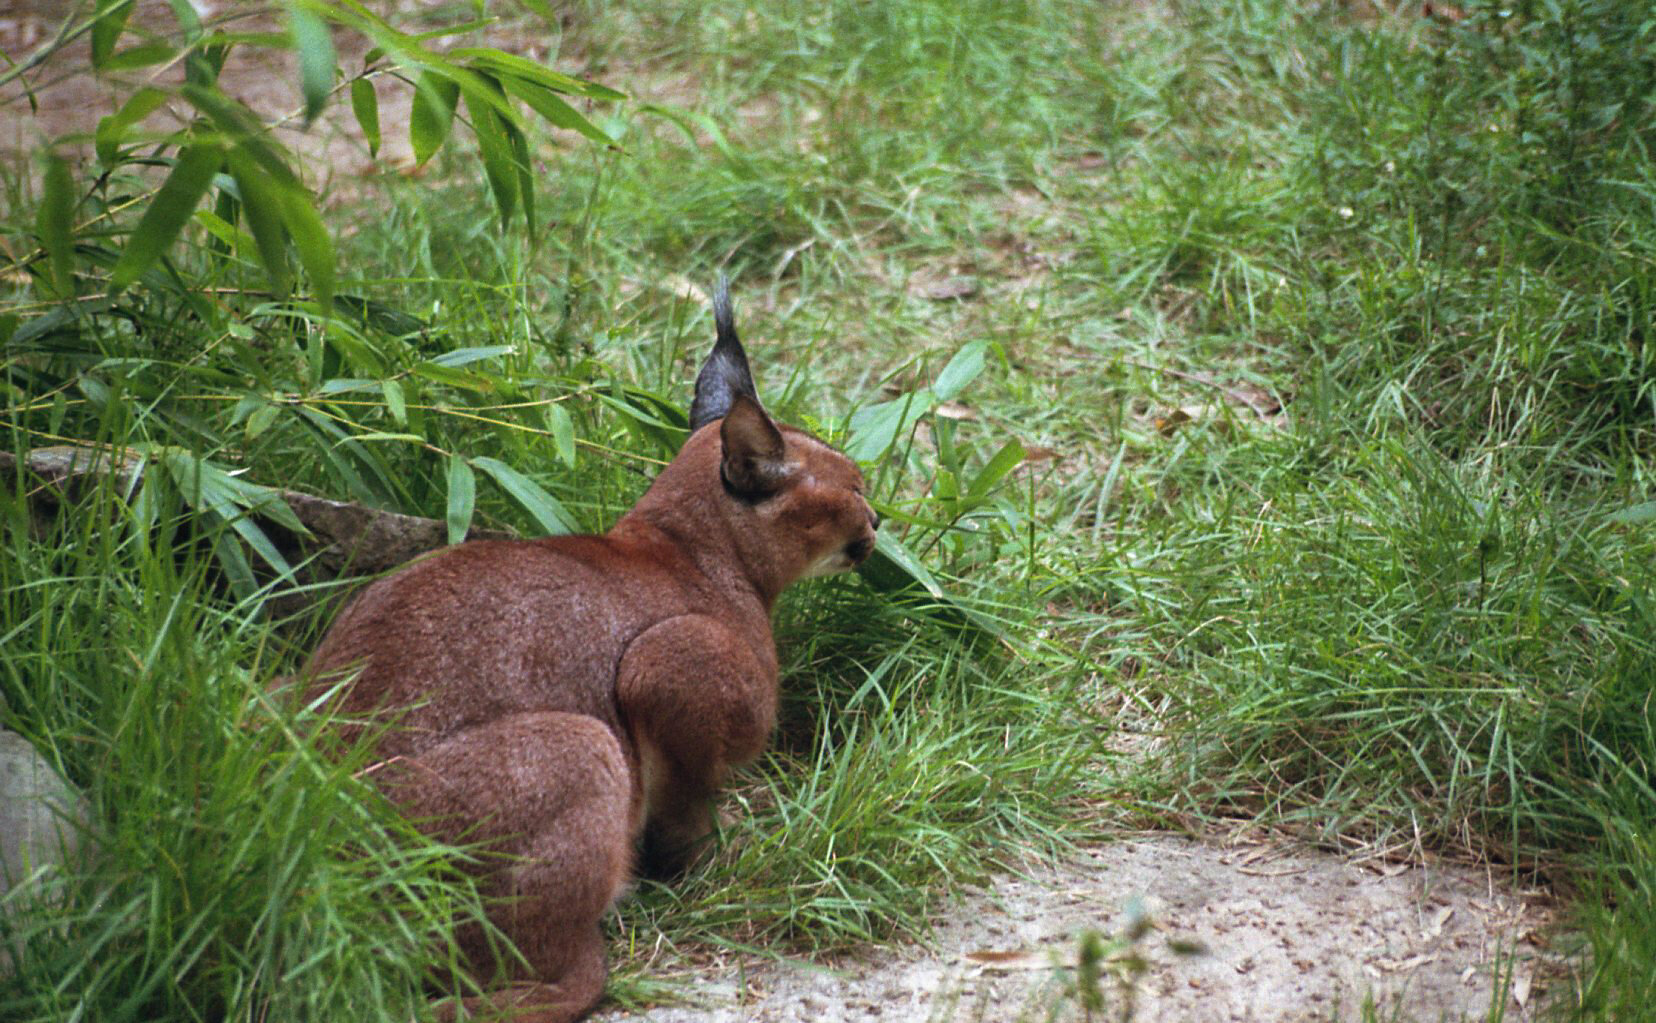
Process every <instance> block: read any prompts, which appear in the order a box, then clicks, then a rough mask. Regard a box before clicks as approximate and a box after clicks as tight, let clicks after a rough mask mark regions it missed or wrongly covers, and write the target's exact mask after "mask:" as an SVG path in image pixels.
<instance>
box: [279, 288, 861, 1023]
mask: <svg viewBox="0 0 1656 1023" xmlns="http://www.w3.org/2000/svg"><path fill="white" fill-rule="evenodd" d="M713 312H714V323H715V327H716V331H717V342H716V343H715V345H714V347H713V351H712V354H711V355H709V356H708V358H707V361H706V363H705V364H704V365H703V366H702V369H701V372H700V374H699V375H698V376H697V378H696V394H695V400H694V402H693V403H692V405H691V411H690V427H691V431H692V432H691V435H690V438H689V440H687V441H686V442H685V444H684V447H683V449H682V450H681V451H680V452H679V454H678V456H677V457H676V458H674V459H673V461H672V462H671V463H670V464H669V465H668V466H667V467H666V468H665V469H663V470H662V471H661V475H660V476H658V477H657V478H656V480H655V482H654V483H653V484H652V485H651V486H650V488H649V490H648V491H647V492H646V493H645V494H644V496H643V497H642V498H640V499H639V501H638V503H637V504H636V505H635V506H633V508H632V510H630V511H628V512H627V513H626V514H625V515H623V516H622V517H621V518H620V520H619V521H617V522H616V523H615V525H614V527H612V528H611V529H610V531H609V532H608V533H606V534H604V535H603V536H558V537H547V538H544V539H539V540H504V541H503V540H495V541H478V542H473V543H466V544H462V545H460V546H457V547H451V548H448V549H447V550H445V551H443V552H441V553H439V554H436V555H434V556H432V557H429V558H426V559H424V560H420V561H416V562H413V563H411V564H409V565H408V566H406V567H404V568H402V569H400V570H399V571H397V572H396V573H395V574H393V575H391V576H388V577H387V578H385V579H382V580H380V581H378V582H376V583H374V584H373V585H371V586H369V587H368V588H367V589H366V590H364V591H363V592H362V594H361V595H360V596H358V597H357V598H356V600H355V601H354V602H352V603H351V604H350V606H349V607H347V608H346V609H345V611H344V612H343V613H342V614H341V615H340V616H339V618H338V620H337V621H335V622H334V624H333V627H332V629H331V630H330V631H329V632H328V634H327V636H326V637H325V638H324V639H323V641H322V644H321V646H319V647H318V648H317V650H316V653H315V654H314V655H313V656H312V658H311V661H310V664H309V665H308V666H307V668H306V671H305V678H307V679H308V680H309V681H308V683H307V685H309V686H310V687H312V688H313V690H314V689H317V688H318V687H322V686H326V685H330V684H338V683H339V681H340V680H342V679H343V680H346V681H345V685H344V689H343V691H342V693H341V694H340V702H341V704H342V709H343V710H344V711H346V712H348V713H350V714H353V715H361V714H365V713H367V712H375V711H378V712H384V713H385V714H387V715H388V716H389V719H390V720H394V721H395V722H396V725H395V726H394V727H393V728H391V729H390V730H388V731H386V732H385V733H384V736H383V738H382V739H381V740H380V741H379V748H378V753H379V754H380V756H381V757H382V758H383V759H384V760H386V762H387V766H386V768H385V769H384V770H382V771H381V772H379V775H378V776H379V777H380V778H381V784H382V785H383V787H384V789H385V791H386V792H387V793H388V794H389V795H390V796H391V798H393V799H394V800H395V801H396V802H397V803H398V804H399V806H401V807H402V808H403V809H404V810H405V811H406V812H407V813H408V814H409V816H410V817H411V818H412V819H414V820H416V821H419V822H421V826H422V827H424V828H426V829H427V830H428V831H429V832H431V833H433V834H435V835H437V836H439V837H441V838H443V839H445V840H450V841H459V842H489V843H491V845H490V848H491V849H493V850H495V851H498V852H499V853H500V854H502V855H501V856H500V857H499V858H498V859H497V860H494V861H493V862H492V865H490V866H488V867H485V868H483V869H484V870H485V871H486V872H485V874H484V876H483V879H482V883H483V886H484V890H485V892H486V893H487V894H488V895H489V896H491V897H492V898H493V899H494V900H495V901H494V902H493V903H492V908H491V910H490V914H491V920H492V921H493V922H494V923H495V924H496V925H497V926H498V927H499V928H500V929H501V930H502V931H503V932H505V933H506V934H507V935H508V936H509V937H510V938H511V939H512V940H513V942H514V943H515V944H516V945H517V947H518V949H519V950H520V951H521V952H522V953H523V956H524V958H525V960H526V961H527V963H528V971H527V975H521V974H524V971H523V970H522V969H521V967H519V968H517V969H515V970H514V971H513V972H514V973H515V974H519V976H515V977H514V981H513V983H512V985H511V986H510V987H509V988H507V989H506V990H503V991H499V992H496V993H494V994H493V995H492V996H490V997H488V998H483V999H477V1000H474V1001H473V1002H472V1003H470V1004H469V1006H468V1007H469V1008H470V1009H471V1010H472V1011H485V1012H487V1011H492V1010H506V1011H510V1012H513V1013H517V1015H514V1016H513V1017H512V1018H514V1019H521V1020H534V1021H537V1023H565V1021H569V1020H573V1019H576V1018H577V1017H579V1016H581V1015H582V1014H583V1013H585V1012H586V1011H587V1010H588V1009H589V1008H591V1007H592V1006H593V1004H594V1003H596V1002H597V1000H598V999H599V997H600V996H601V995H602V993H603V989H604V977H605V972H606V967H605V963H604V945H603V941H602V938H601V935H600V931H599V919H600V918H601V916H602V915H603V913H604V912H605V910H606V909H607V908H608V907H609V905H610V903H611V902H612V901H613V900H614V899H615V897H616V895H617V893H618V892H619V891H620V890H621V888H622V886H623V885H624V884H625V883H626V881H627V879H628V877H629V875H630V874H631V872H632V867H633V860H634V847H635V843H637V844H638V848H639V858H640V863H639V866H640V868H641V869H642V870H643V871H644V872H645V873H646V874H648V875H650V876H656V877H665V876H671V875H673V874H675V873H677V872H679V871H681V870H683V869H684V868H685V867H686V866H687V865H688V864H689V863H690V862H691V861H692V860H693V859H694V857H695V856H696V854H697V853H698V851H699V850H700V848H701V846H702V845H703V844H704V843H705V840H706V839H707V838H708V837H709V836H710V835H711V833H712V830H713V815H712V799H713V796H714V793H715V792H716V791H717V789H718V787H719V785H720V784H721V782H722V781H723V779H724V778H725V776H726V775H727V774H728V773H729V771H730V769H731V767H732V766H734V765H737V764H741V763H743V762H744V761H747V760H751V759H752V758H753V757H755V756H757V755H758V754H759V752H760V750H761V749H762V748H763V747H764V744H765V741H766V739H767V737H768V734H769V732H770V729H771V725H772V722H773V720H774V718H775V715H776V702H777V677H776V650H775V646H774V644H773V642H772V639H771V626H770V611H771V606H772V604H773V603H774V602H775V600H776V597H777V594H779V593H780V592H781V591H782V589H783V588H784V587H786V586H788V585H789V584H790V583H792V582H794V581H795V580H798V579H802V578H805V577H807V576H813V575H824V574H827V573H830V572H838V571H843V570H845V569H849V568H851V567H853V566H855V565H856V564H857V563H858V562H860V561H862V560H863V559H864V558H865V557H867V556H868V553H869V551H870V550H872V549H873V546H874V530H875V529H876V528H877V527H878V525H879V519H878V517H877V516H876V515H875V514H874V512H873V510H872V509H871V508H870V507H869V506H868V503H867V501H865V500H864V499H863V496H862V488H863V481H862V475H861V474H860V473H859V472H858V470H857V467H856V465H855V464H854V463H852V461H851V460H850V459H848V458H846V457H845V456H844V455H842V454H840V453H839V452H837V451H835V450H833V449H832V448H830V447H828V446H827V445H826V444H824V443H822V442H821V441H818V440H816V439H815V438H813V437H812V436H810V435H809V434H807V433H805V432H803V431H801V430H797V429H795V428H793V427H790V426H782V425H779V424H777V423H775V422H774V421H772V419H771V418H770V416H769V415H768V414H767V413H766V412H765V410H764V408H763V407H762V406H761V405H760V404H759V397H758V395H757V393H756V392H755V390H754V386H753V377H752V375H751V373H750V372H749V369H748V363H747V355H746V353H745V352H744V351H743V349H742V345H741V342H739V341H738V340H737V338H736V330H735V327H734V325H733V323H732V318H731V311H730V296H729V292H728V289H727V288H726V285H725V282H724V280H723V278H722V277H721V278H720V281H719V288H718V292H717V294H716V295H715V297H714V302H713ZM352 672H357V673H356V674H355V676H354V677H353V676H352V674H351V673H352ZM461 942H462V945H463V946H464V947H465V948H466V950H467V953H468V954H469V955H470V956H471V957H472V960H473V968H474V970H475V972H476V974H477V976H478V977H479V979H480V980H487V978H488V977H490V976H492V975H493V972H494V970H495V968H496V964H495V963H494V962H493V961H492V959H491V958H490V956H489V953H488V950H487V948H486V947H484V943H483V942H482V940H481V936H480V935H478V934H476V933H464V932H463V933H462V936H461Z"/></svg>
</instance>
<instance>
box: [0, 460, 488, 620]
mask: <svg viewBox="0 0 1656 1023" xmlns="http://www.w3.org/2000/svg"><path fill="white" fill-rule="evenodd" d="M143 464H144V463H143V460H142V459H141V458H139V457H138V455H136V454H135V453H133V452H130V451H124V450H123V451H117V452H113V453H111V452H107V451H101V450H97V449H93V448H89V447H84V446H77V445H56V446H52V447H41V448H34V449H32V450H30V451H29V452H28V453H27V454H26V455H25V456H24V458H23V460H22V464H21V465H19V461H18V459H17V457H16V456H15V455H13V454H11V453H10V452H7V451H0V482H4V484H5V485H8V486H10V485H12V483H11V481H12V479H13V478H15V476H16V475H18V474H19V473H20V472H21V473H23V474H24V479H25V485H26V487H27V490H28V495H29V511H30V515H31V518H32V519H33V524H34V528H35V530H36V532H37V534H41V535H44V534H45V532H46V530H47V529H48V528H49V527H50V525H51V523H52V520H53V519H54V518H55V517H56V516H57V515H58V514H59V513H60V511H61V510H62V508H63V507H64V506H65V505H69V504H72V503H73V502H75V501H76V500H79V499H80V498H81V497H83V496H84V495H85V494H86V493H88V492H89V491H90V490H91V488H93V487H95V486H97V485H99V483H100V481H101V480H103V478H104V477H106V476H113V477H114V482H115V485H116V486H117V487H118V488H119V490H120V493H121V494H122V495H124V496H130V495H132V494H134V493H136V492H137V488H138V485H139V483H140V482H141V470H142V466H143ZM269 492H270V493H271V494H272V495H273V496H275V497H279V498H280V499H282V500H283V501H284V502H286V504H287V506H288V508H289V509H291V510H292V512H293V515H294V517H296V518H297V519H298V520H299V522H300V523H301V524H302V525H303V526H304V527H305V532H303V533H296V532H294V531H293V530H291V529H289V528H288V527H287V526H284V525H282V523H281V522H280V521H278V520H277V519H275V518H274V517H272V516H269V515H265V514H261V513H260V512H259V511H258V510H257V509H254V510H252V512H251V515H250V518H251V519H252V521H253V522H254V523H255V524H256V525H257V526H258V527H259V528H260V529H261V530H263V531H264V533H265V535H266V536H267V537H268V538H269V539H270V542H271V543H272V545H274V546H275V548H276V550H277V551H278V552H280V553H281V555H282V556H283V557H284V558H286V559H287V561H288V563H289V564H290V565H298V566H300V567H299V569H298V571H297V573H296V575H295V582H296V583H298V584H299V585H297V586H294V587H290V588H286V589H285V591H284V592H282V593H280V594H278V595H277V596H276V597H275V598H274V599H272V600H271V601H270V605H269V607H270V611H271V612H272V614H273V616H274V617H275V618H276V619H278V620H294V619H296V618H297V616H299V615H300V614H301V613H302V612H304V611H306V610H308V609H309V608H310V606H311V605H312V604H313V603H314V602H315V601H316V600H317V599H318V597H319V595H323V596H325V595H326V594H327V593H328V592H329V591H328V588H327V587H318V586H316V585H315V584H317V583H326V582H332V581H334V580H336V579H341V578H346V577H351V576H373V575H378V574H379V573H381V572H385V571H388V570H390V569H392V568H395V567H396V566H398V565H400V564H402V563H403V562H405V561H408V560H410V559H411V558H414V557H417V556H419V555H421V554H424V553H426V552H427V551H433V550H437V549H438V548H440V547H444V546H446V545H447V544H448V524H447V523H446V522H444V521H443V520H441V519H427V518H420V517H418V516H414V515H403V514H400V513H398V512H390V511H383V510H381V509H378V508H368V507H365V506H363V505H360V504H351V503H349V502H345V501H333V500H329V499H328V498H325V497H316V496H314V495H312V494H306V493H302V492H300V491H297V490H284V489H281V488H275V487H272V488H269ZM514 535H515V534H513V533H509V532H504V531H501V530H493V529H475V528H474V529H472V530H471V531H470V532H469V533H467V534H466V538H467V539H468V540H498V539H508V538H511V537H513V536H514ZM248 560H249V562H250V563H251V564H252V565H253V567H254V571H255V572H258V573H263V574H264V576H263V579H261V581H263V580H264V579H268V578H269V570H268V566H266V565H265V563H264V561H263V560H262V559H261V558H259V557H256V556H253V555H252V552H251V551H250V552H249V559H248Z"/></svg>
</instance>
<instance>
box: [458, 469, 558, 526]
mask: <svg viewBox="0 0 1656 1023" xmlns="http://www.w3.org/2000/svg"><path fill="white" fill-rule="evenodd" d="M472 461H473V462H474V463H475V464H476V465H477V467H478V468H479V469H482V470H483V471H484V472H486V473H488V474H489V475H490V476H492V477H493V478H494V481H495V482H496V483H498V484H500V487H501V489H502V490H505V491H506V493H508V494H510V495H511V496H512V499H513V500H515V501H517V503H518V504H520V505H522V506H523V510H524V511H527V512H528V513H529V514H530V515H531V516H532V517H533V518H534V520H535V523H536V524H537V525H539V526H540V528H541V529H543V530H545V531H546V533H548V534H549V535H552V536H562V535H564V534H567V533H575V532H579V531H580V528H581V527H580V524H579V523H577V522H576V521H575V517H574V516H573V515H570V514H569V512H568V511H567V510H565V508H564V506H563V505H562V504H560V503H559V502H558V499H557V498H555V497H553V496H552V495H551V494H548V493H547V492H546V491H545V490H543V489H542V488H541V486H540V484H538V483H536V482H535V481H534V480H531V479H530V478H529V477H527V476H525V475H523V474H522V473H520V472H518V471H517V470H516V469H514V468H512V467H511V466H509V465H507V464H506V463H505V462H501V461H497V460H495V459H493V458H474V459H472Z"/></svg>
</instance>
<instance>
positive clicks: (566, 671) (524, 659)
mask: <svg viewBox="0 0 1656 1023" xmlns="http://www.w3.org/2000/svg"><path fill="white" fill-rule="evenodd" d="M688 574H689V568H688V566H687V565H685V564H683V563H681V561H680V560H679V558H678V555H677V554H676V552H675V551H674V550H673V549H672V548H670V547H666V546H662V547H656V546H641V545H638V544H629V543H627V542H624V541H618V540H616V539H614V538H611V537H595V536H567V537H548V538H545V539H540V540H492V541H474V542H471V543H466V544H461V545H458V546H455V547H450V548H447V549H446V550H444V551H442V552H440V553H438V554H435V555H432V556H430V557H427V558H422V559H420V560H418V561H415V562H412V563H410V564H409V565H406V566H404V567H403V568H401V569H399V570H397V571H396V572H395V573H393V574H392V575H390V576H387V577H386V578H384V579H381V580H378V581H377V582H375V583H373V584H371V585H369V586H368V587H367V588H366V589H364V590H363V591H362V593H360V594H359V595H358V596H357V597H356V598H355V599H354V600H353V601H352V602H351V603H350V605H349V606H347V607H346V608H345V610H344V611H343V612H342V613H341V614H340V616H339V618H338V619H337V620H336V621H335V622H334V624H333V627H332V628H331V629H330V630H329V631H328V634H327V636H326V637H325V638H324V639H323V641H322V643H321V645H320V646H318V647H317V649H316V652H315V654H314V655H313V656H312V658H311V661H310V664H309V665H308V666H307V668H306V672H305V674H306V676H307V677H308V678H309V679H311V680H312V681H311V683H310V684H311V686H312V687H313V692H314V691H315V688H314V687H317V686H322V685H327V684H330V683H331V682H334V681H335V680H338V679H341V678H343V679H348V681H345V682H343V685H344V686H345V688H344V690H343V692H342V693H341V694H340V697H339V706H340V709H341V710H342V711H344V712H345V713H347V714H351V715H360V714H363V713H366V712H370V711H384V712H386V713H388V714H390V715H392V716H394V717H395V718H396V720H397V721H398V722H399V724H398V726H397V728H396V729H395V730H394V731H393V732H391V733H388V734H387V736H386V737H385V739H384V740H383V741H382V742H381V749H382V751H383V752H386V753H388V754H395V753H408V752H414V751H416V750H417V749H418V748H419V747H420V746H421V745H422V744H423V742H422V739H423V738H429V737H432V736H442V735H445V734H449V733H451V732H453V731H455V730H458V729H460V728H464V727H466V726H468V725H469V724H473V723H476V722H480V721H486V720H491V719H493V718H496V717H499V716H502V715H505V714H510V713H518V712H524V711H539V710H559V711H568V712H572V713H579V714H587V715H590V716H592V717H596V718H599V719H600V720H603V721H606V722H607V723H609V724H610V725H612V726H614V725H615V724H616V721H615V714H616V712H615V700H614V682H615V672H616V666H617V664H618V663H619V661H620V658H621V654H622V652H623V651H624V650H625V649H626V646H627V644H628V643H629V642H631V640H632V638H633V637H634V636H636V635H638V634H639V633H640V632H642V631H643V630H644V629H645V628H648V627H649V625H651V624H653V623H654V622H655V621H659V620H660V619H662V618H666V617H672V616H673V615H677V614H683V613H685V611H686V610H687V609H688V607H689V605H690V604H691V603H692V600H693V597H692V595H691V594H688V593H686V592H685V586H684V580H685V578H686V576H687V575H688ZM352 671H355V672H357V673H356V674H355V676H354V677H352V676H351V672H352Z"/></svg>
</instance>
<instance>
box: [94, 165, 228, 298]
mask: <svg viewBox="0 0 1656 1023" xmlns="http://www.w3.org/2000/svg"><path fill="white" fill-rule="evenodd" d="M222 162H224V152H223V151H222V150H220V149H219V148H218V147H217V146H209V145H191V146H186V147H185V148H184V149H183V151H181V152H180V153H179V154H178V159H177V160H176V161H175V162H174V164H173V169H172V173H171V174H169V175H167V180H166V181H164V182H163V183H162V185H161V190H160V191H159V192H157V193H156V194H155V198H154V199H152V200H150V204H149V208H148V209H146V210H145V211H144V215H143V217H142V218H140V219H139V221H138V226H137V227H135V228H133V230H132V234H131V235H130V236H129V237H128V238H127V244H126V248H125V249H124V250H122V252H121V257H120V259H118V260H116V262H115V268H114V269H113V270H111V271H110V275H109V284H110V289H111V290H112V291H119V290H121V289H122V288H125V287H126V286H127V285H129V284H131V283H132V282H133V281H135V280H137V279H138V278H139V277H140V276H142V274H143V273H144V271H146V270H148V269H149V268H150V267H152V266H154V265H155V261H156V260H157V259H160V258H161V254H162V253H164V252H165V251H166V250H167V249H168V248H170V247H171V246H172V243H173V242H174V241H175V240H177V238H178V233H179V232H180V231H182V230H183V229H184V224H185V223H186V222H187V221H188V220H189V219H190V214H191V213H192V212H194V211H195V206H196V203H198V202H200V201H201V197H202V196H203V195H205V194H206V192H207V186H208V185H211V184H212V183H213V175H214V174H217V173H218V168H219V164H221V163H222Z"/></svg>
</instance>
